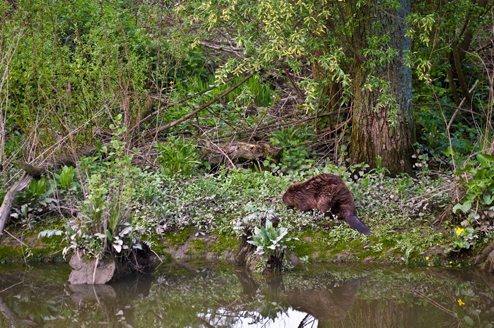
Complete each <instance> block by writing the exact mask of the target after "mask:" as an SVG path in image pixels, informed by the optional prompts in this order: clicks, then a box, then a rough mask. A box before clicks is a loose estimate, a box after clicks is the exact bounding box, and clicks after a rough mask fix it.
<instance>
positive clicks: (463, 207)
mask: <svg viewBox="0 0 494 328" xmlns="http://www.w3.org/2000/svg"><path fill="white" fill-rule="evenodd" d="M471 208H472V203H471V202H468V201H467V202H465V203H464V204H456V205H455V206H454V207H453V213H455V214H456V213H458V210H460V211H462V212H463V213H466V212H468V211H469V210H470V209H471Z"/></svg>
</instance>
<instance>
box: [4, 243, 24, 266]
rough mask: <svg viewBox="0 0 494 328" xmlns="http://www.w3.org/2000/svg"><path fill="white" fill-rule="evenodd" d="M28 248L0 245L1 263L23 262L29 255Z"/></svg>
mask: <svg viewBox="0 0 494 328" xmlns="http://www.w3.org/2000/svg"><path fill="white" fill-rule="evenodd" d="M23 250H26V248H25V247H24V248H21V247H16V246H6V245H0V264H5V263H15V262H21V261H22V259H23V258H24V257H25V256H26V255H27V253H26V252H23Z"/></svg>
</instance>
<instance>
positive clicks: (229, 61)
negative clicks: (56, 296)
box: [0, 0, 494, 265]
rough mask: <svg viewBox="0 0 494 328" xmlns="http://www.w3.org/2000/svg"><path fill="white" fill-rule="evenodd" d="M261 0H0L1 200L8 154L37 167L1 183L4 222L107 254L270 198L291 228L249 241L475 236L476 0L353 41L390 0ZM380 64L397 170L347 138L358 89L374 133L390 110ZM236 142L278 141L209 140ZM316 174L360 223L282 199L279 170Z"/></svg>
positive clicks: (126, 253) (490, 179)
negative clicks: (398, 73) (399, 162)
mask: <svg viewBox="0 0 494 328" xmlns="http://www.w3.org/2000/svg"><path fill="white" fill-rule="evenodd" d="M275 2H276V1H275ZM275 2H273V1H270V0H265V1H261V2H256V3H255V4H252V2H251V1H247V2H244V1H240V2H239V4H238V5H237V1H220V2H219V3H221V5H222V6H223V7H221V6H215V3H214V1H202V5H201V6H206V7H207V8H205V9H207V10H201V11H200V12H197V11H196V10H195V9H194V8H196V7H197V8H199V7H198V6H195V5H196V1H184V2H183V3H180V4H179V5H176V6H175V4H174V3H172V2H168V1H163V2H159V3H155V2H153V1H150V2H142V3H137V2H132V1H126V0H124V1H113V0H112V1H105V2H101V1H72V2H70V4H66V3H63V2H57V1H49V0H46V1H41V2H36V3H31V2H29V1H24V0H18V1H15V2H5V1H4V2H2V3H0V17H1V18H2V24H1V26H0V50H1V51H0V56H1V58H0V172H1V175H0V186H2V187H1V188H0V200H2V199H3V198H4V197H5V195H6V194H7V191H8V190H9V188H10V187H11V186H12V185H13V184H14V183H15V181H17V180H18V179H19V176H20V175H21V174H22V171H21V170H19V167H18V166H16V164H15V163H16V162H17V161H21V162H26V163H30V164H33V165H37V166H41V167H42V168H43V170H45V174H44V176H43V177H41V178H40V179H37V180H32V181H31V183H30V185H29V186H28V187H27V188H26V189H25V190H24V191H22V192H20V193H18V194H17V195H16V200H15V204H14V207H13V208H12V211H11V214H10V216H9V219H10V221H11V222H10V224H11V226H10V227H7V230H9V231H10V230H11V227H12V226H16V227H18V228H19V227H20V228H21V229H22V231H25V233H26V234H29V231H36V232H37V233H38V237H39V238H41V239H43V238H48V239H49V238H55V239H56V238H59V239H62V240H63V246H62V248H64V249H65V250H64V253H66V252H69V251H74V250H80V251H83V252H84V253H85V254H86V255H87V256H90V257H102V256H104V255H107V254H112V255H114V256H117V257H122V258H126V257H130V254H131V253H133V252H136V251H138V250H141V249H147V248H150V249H151V250H152V251H153V252H156V253H157V254H162V250H160V247H161V246H162V242H163V240H162V239H164V238H165V237H164V236H168V237H166V239H168V240H170V239H174V238H175V239H177V240H178V239H180V238H179V237H181V238H187V237H188V234H183V233H182V232H183V231H189V230H187V229H193V231H194V233H197V234H201V233H208V234H210V233H215V234H219V235H220V236H225V238H230V237H235V238H240V237H241V236H242V235H243V234H245V233H254V234H256V233H258V234H263V233H264V234H265V233H266V230H264V232H263V230H262V229H261V228H262V227H265V222H264V219H263V218H266V216H267V215H270V216H272V215H276V216H278V217H279V219H280V226H281V227H282V228H286V229H288V230H287V231H286V234H285V232H284V230H282V229H281V228H276V229H279V230H275V231H273V234H272V235H276V236H277V237H280V236H281V235H283V238H280V239H279V240H277V239H278V238H275V242H273V241H272V240H271V239H269V238H268V239H265V242H263V240H264V239H263V238H262V236H261V235H259V236H257V237H259V238H257V239H255V240H257V242H256V243H257V244H256V246H257V247H258V252H259V253H262V252H264V253H266V251H268V250H271V251H273V250H274V251H275V252H279V251H280V250H283V249H285V247H288V248H289V249H291V250H293V251H294V252H295V253H296V254H297V255H298V256H299V257H300V258H304V259H305V258H307V257H309V258H311V257H312V260H317V259H320V260H325V259H331V260H332V259H334V258H338V254H343V253H346V254H347V256H346V258H347V259H349V260H350V259H352V260H355V259H357V260H359V261H371V260H378V261H393V262H403V263H410V262H420V261H422V262H423V263H427V264H432V263H434V261H435V256H438V255H439V254H441V256H440V257H442V256H443V255H444V256H445V258H446V260H445V262H443V261H442V260H439V261H438V262H441V263H446V264H447V265H449V261H450V259H451V261H453V263H454V259H455V258H457V257H460V258H461V257H462V256H463V255H465V254H470V255H471V254H476V253H478V252H480V251H481V250H482V248H483V247H484V246H485V245H487V244H489V243H490V242H492V240H493V231H494V226H493V223H492V222H493V219H494V214H493V213H494V157H493V156H492V155H493V152H494V141H493V139H492V135H493V133H492V132H493V130H492V123H493V120H492V106H493V103H494V101H493V99H494V91H493V81H494V80H493V79H492V74H493V65H492V63H493V58H492V53H491V52H489V50H490V49H491V48H492V44H493V42H494V41H493V39H492V35H491V33H490V32H491V30H490V27H491V26H492V21H493V16H492V6H489V5H488V1H481V2H479V3H478V4H477V3H474V2H469V1H462V2H458V3H451V4H448V5H444V4H441V3H439V2H438V3H433V4H432V5H431V4H429V2H427V3H425V2H421V1H419V2H417V3H415V4H414V5H413V6H412V7H411V8H409V9H410V10H411V13H410V15H409V17H408V20H407V24H409V28H408V32H407V37H410V38H411V39H412V42H413V47H412V48H411V49H409V50H407V51H406V54H405V53H403V51H404V49H401V50H400V49H398V50H399V51H398V50H397V49H394V48H393V49H391V48H392V47H390V44H391V43H390V42H391V41H390V38H391V36H390V35H386V33H385V31H384V32H383V31H382V29H376V31H378V32H377V34H376V35H375V36H372V35H367V36H366V40H360V41H362V42H361V45H362V48H361V49H354V48H353V46H352V45H349V44H348V40H351V39H352V35H353V34H355V33H357V32H358V31H359V28H361V24H362V22H365V21H366V19H368V18H369V17H371V16H369V17H367V16H366V13H367V11H366V10H364V9H365V8H367V9H368V8H369V6H371V7H372V10H371V11H370V13H372V12H373V10H376V8H381V9H382V10H380V13H388V12H389V13H392V12H395V11H396V10H399V8H400V6H403V5H404V3H405V2H406V1H401V2H400V1H383V3H382V4H380V5H379V6H375V4H374V2H369V3H367V2H366V1H363V2H362V1H358V2H357V3H353V2H351V1H349V2H345V1H339V2H338V3H337V4H330V3H327V2H326V1H322V2H321V3H320V4H319V5H320V6H319V7H318V6H316V4H317V3H316V2H317V1H316V2H314V3H312V2H310V3H309V2H304V1H301V2H298V3H297V4H296V5H293V6H292V7H290V6H288V7H287V6H282V5H281V2H280V3H278V2H276V3H277V4H278V5H279V6H278V5H277V6H273V4H274V3H275ZM270 6H271V7H270ZM314 6H315V7H314ZM345 6H346V7H345ZM435 6H436V7H437V8H440V10H436V11H434V10H433V8H435ZM220 7H221V8H223V9H224V11H223V12H222V13H220V12H219V11H218V8H220ZM268 7H270V8H271V9H270V11H269V12H270V13H272V15H267V16H264V15H263V17H259V16H256V15H259V14H260V13H264V11H263V10H265V9H266V8H268ZM314 8H322V9H324V10H322V11H318V10H314ZM359 8H360V9H362V10H360V9H359ZM203 9H204V8H203ZM350 14H352V15H350ZM243 15H246V16H245V17H244V16H243ZM328 15H333V16H332V17H335V19H336V18H337V19H338V20H341V21H345V22H346V23H345V24H341V26H339V25H338V24H334V23H331V22H330V21H328V20H327V17H328ZM348 15H350V16H351V17H350V18H351V19H348V20H347V18H349V17H347V16H348ZM249 16H252V17H251V18H252V19H247V20H246V19H245V18H246V17H249ZM391 16H392V15H391ZM294 17H303V18H304V19H301V20H297V19H296V21H295V22H294V21H293V19H294ZM372 17H374V16H372ZM381 23H382V22H381ZM300 24H302V25H300ZM299 25H300V26H299ZM376 25H379V24H378V22H376ZM272 26H277V28H276V29H273V28H272ZM293 26H297V28H295V29H294V28H293ZM314 31H316V32H317V33H316V32H314ZM261 32H262V33H261ZM266 32H269V33H266ZM438 35H441V37H437V36H438ZM402 37H403V38H405V36H404V35H403V36H402ZM386 49H391V50H390V51H385V50H386ZM437 49H440V50H437ZM395 50H396V51H395ZM359 51H360V53H359ZM349 52H351V53H352V55H351V56H350V55H348V53H349ZM398 54H399V56H398ZM403 56H404V57H403ZM396 58H400V64H399V65H394V64H393V63H394V62H395V59H396ZM404 58H405V59H406V62H404V61H405V59H404ZM402 59H403V60H402ZM360 60H363V64H362V67H360V68H358V69H357V72H356V71H355V67H356V66H358V65H357V64H356V63H359V62H360ZM384 64H386V65H390V66H389V67H390V70H393V71H394V70H399V69H400V67H401V68H403V67H404V65H405V66H406V69H407V70H408V69H411V72H413V76H412V78H411V83H413V91H414V93H413V104H414V107H413V117H411V116H410V117H407V122H409V123H410V126H409V128H408V130H409V131H408V130H407V131H408V132H410V131H413V130H415V127H416V129H417V143H416V144H414V145H413V148H414V149H413V150H412V149H408V148H407V150H406V153H405V154H404V155H403V156H405V157H406V158H405V159H406V162H407V163H408V162H410V163H413V166H414V170H413V171H412V172H407V173H400V172H398V173H397V172H396V170H393V172H392V173H393V176H392V177H391V176H390V175H389V173H390V172H389V171H388V170H387V167H386V163H389V158H387V159H386V160H384V162H383V158H382V157H381V156H379V154H378V153H376V154H370V155H372V160H369V161H368V163H352V159H353V158H354V156H353V155H352V154H355V152H356V151H357V150H359V151H360V152H363V153H366V152H367V153H366V154H365V155H366V156H367V155H369V153H368V152H369V150H368V149H370V148H368V147H367V146H366V145H364V144H359V143H355V140H353V141H352V137H353V132H352V131H355V130H356V128H355V127H356V126H357V125H358V124H360V123H361V122H354V121H353V122H352V119H354V118H355V116H354V114H355V112H356V111H357V110H359V115H361V114H362V111H361V109H362V108H360V107H358V106H360V105H358V104H359V102H358V101H357V100H358V99H357V98H358V97H357V96H358V95H359V97H360V98H361V97H362V95H364V96H365V95H367V96H369V97H370V96H372V97H370V98H372V99H377V100H378V102H377V103H372V104H370V106H368V108H371V109H372V115H373V116H379V118H380V120H381V119H382V118H383V117H384V118H385V119H384V121H382V120H381V121H382V122H381V123H383V122H384V123H385V126H387V128H386V129H385V130H386V131H388V132H389V134H387V136H388V137H389V138H390V139H389V140H391V141H392V138H393V137H392V136H393V135H395V134H393V131H395V130H394V126H395V125H394V124H397V122H400V115H402V114H403V113H402V114H400V113H401V112H400V111H399V109H400V108H401V107H400V106H401V105H400V106H398V105H397V104H396V101H397V99H395V98H393V92H391V91H392V90H391V89H390V88H389V82H390V81H387V80H386V76H385V74H384V75H383V72H382V71H381V70H379V67H381V66H382V65H384ZM361 73H362V74H361ZM363 73H365V74H363ZM352 74H353V75H352ZM363 76H365V78H364V79H363V80H362V78H363ZM356 77H358V78H359V80H358V81H360V82H362V85H355V84H352V83H354V81H355V78H356ZM355 83H356V82H355ZM387 86H388V87H387ZM411 86H412V85H410V90H409V91H410V92H411V91H412V90H411ZM360 98H359V99H360ZM370 98H369V99H370ZM408 105H409V104H407V106H406V107H407V110H406V111H407V112H406V113H405V114H406V115H408V114H410V113H411V110H412V107H409V106H408ZM366 108H367V107H366ZM405 114H404V115H405ZM356 123H358V124H356ZM384 123H383V124H384ZM415 123H417V124H415ZM366 128H369V127H368V126H367V127H366ZM373 132H376V131H373ZM408 132H407V133H408ZM395 138H396V139H399V137H397V135H395ZM236 142H239V143H240V142H242V143H243V144H246V145H252V147H254V146H255V145H256V144H257V143H259V142H264V143H267V144H269V145H271V146H274V147H279V149H281V150H282V152H281V153H279V154H278V155H277V156H274V155H273V156H266V155H264V156H260V157H251V158H241V157H239V156H237V157H236V156H234V153H235V152H234V151H232V152H230V151H227V150H226V148H225V144H229V145H232V144H233V145H234V144H235V143H236ZM384 144H386V142H383V143H382V145H384ZM382 145H380V146H379V147H380V149H381V148H382ZM408 146H409V145H407V147H408ZM405 148H406V147H405ZM381 150H382V149H381ZM212 159H214V160H212ZM383 163H384V164H383ZM323 172H325V173H334V174H338V175H340V176H342V178H343V180H344V181H345V182H346V183H347V185H348V187H349V188H350V191H351V192H352V194H353V195H354V198H355V201H356V205H357V210H358V213H359V216H360V217H361V218H362V219H363V220H364V221H365V222H366V224H367V225H368V226H369V227H370V228H371V229H372V232H373V233H372V235H370V236H361V235H358V234H357V233H356V232H354V231H352V230H351V229H349V228H348V227H346V226H345V225H344V224H341V222H339V221H337V220H333V219H332V218H330V217H323V216H322V215H321V214H320V213H300V212H298V211H294V210H290V209H287V208H286V206H284V205H283V203H282V202H281V195H282V194H283V192H284V190H285V189H286V188H287V187H288V185H290V184H291V183H293V182H297V181H301V180H303V179H306V178H308V177H310V176H313V175H316V174H318V173H323ZM52 218H56V220H55V221H51V220H52ZM47 223H48V226H46V224H47ZM40 226H42V227H43V228H41V229H40V228H39V227H40ZM256 228H257V230H256ZM40 230H42V231H41V232H40ZM16 237H19V235H17V236H16ZM285 237H286V238H298V240H297V239H292V240H291V241H285V239H284V238H285ZM177 242H178V241H177ZM263 243H264V244H263ZM195 244H196V245H195V248H196V249H201V248H203V246H204V245H202V244H201V242H195ZM22 247H24V246H22ZM26 247H27V249H29V245H28V246H26ZM204 247H205V246H204ZM321 249H324V250H327V251H326V252H321ZM6 251H7V252H10V250H6ZM268 252H269V251H268ZM199 253H200V252H199ZM23 255H25V256H27V255H29V252H27V253H26V252H24V253H23Z"/></svg>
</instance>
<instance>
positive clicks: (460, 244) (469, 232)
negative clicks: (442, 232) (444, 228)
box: [453, 227, 477, 250]
mask: <svg viewBox="0 0 494 328" xmlns="http://www.w3.org/2000/svg"><path fill="white" fill-rule="evenodd" d="M455 237H456V238H455V240H454V241H453V248H454V249H456V250H462V249H470V247H472V246H473V245H474V240H475V239H476V238H477V234H476V232H475V230H474V229H473V228H472V227H467V228H460V227H458V228H456V233H455Z"/></svg>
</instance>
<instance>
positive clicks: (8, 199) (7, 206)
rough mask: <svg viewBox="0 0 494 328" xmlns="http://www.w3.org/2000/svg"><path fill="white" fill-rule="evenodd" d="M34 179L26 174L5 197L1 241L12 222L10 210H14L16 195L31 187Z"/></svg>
mask: <svg viewBox="0 0 494 328" xmlns="http://www.w3.org/2000/svg"><path fill="white" fill-rule="evenodd" d="M32 178H33V176H32V175H30V174H29V173H27V172H25V173H24V174H23V175H22V176H21V178H20V179H19V181H17V182H16V183H15V184H14V185H13V186H12V187H11V188H10V190H9V191H8V192H7V194H6V195H5V197H4V199H3V204H2V206H1V207H0V240H1V239H2V237H3V229H4V227H5V226H6V225H7V224H8V223H9V220H10V216H9V214H10V210H11V209H12V205H13V204H14V200H15V195H16V194H17V193H18V192H19V191H21V190H22V189H24V188H26V187H27V186H28V185H29V182H31V179H32Z"/></svg>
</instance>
